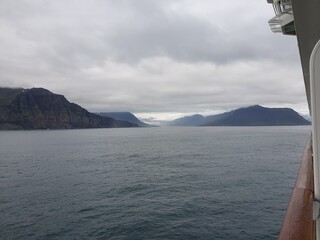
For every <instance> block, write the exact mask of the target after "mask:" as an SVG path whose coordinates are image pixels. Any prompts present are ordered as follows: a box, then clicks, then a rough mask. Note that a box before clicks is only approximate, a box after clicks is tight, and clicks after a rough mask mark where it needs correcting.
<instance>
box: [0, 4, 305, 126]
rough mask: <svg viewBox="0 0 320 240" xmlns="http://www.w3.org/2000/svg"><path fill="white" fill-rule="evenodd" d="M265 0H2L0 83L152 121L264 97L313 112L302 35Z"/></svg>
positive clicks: (269, 104) (213, 110)
mask: <svg viewBox="0 0 320 240" xmlns="http://www.w3.org/2000/svg"><path fill="white" fill-rule="evenodd" d="M273 16H274V12H273V9H272V6H271V5H270V4H268V3H267V1H265V0H249V1H238V0H230V1H225V0H214V1H212V0H201V1H199V0H161V1H160V0H46V1H44V0H0V29H1V30H0V52H1V55H0V86H5V87H24V88H32V87H43V88H46V89H48V90H50V91H52V92H54V93H58V94H63V95H64V96H65V97H66V98H67V99H68V100H69V101H70V102H75V103H77V104H79V105H81V106H82V107H84V108H86V109H87V110H89V111H91V112H103V111H130V112H133V113H135V114H136V115H137V116H138V117H140V118H142V119H143V120H145V121H148V122H152V121H159V120H170V119H174V118H177V117H181V116H185V115H192V114H195V113H200V114H204V115H209V114H214V113H221V112H224V111H228V110H232V109H235V108H238V107H245V106H250V105H254V104H261V105H263V106H267V107H291V108H294V109H295V110H296V111H298V112H300V113H302V114H307V113H308V107H307V103H306V97H305V88H304V83H303V76H302V70H301V66H300V58H299V52H298V47H297V40H296V38H295V37H293V36H284V35H282V34H279V33H278V34H275V33H272V32H271V30H270V28H269V26H268V20H269V19H270V18H272V17H273Z"/></svg>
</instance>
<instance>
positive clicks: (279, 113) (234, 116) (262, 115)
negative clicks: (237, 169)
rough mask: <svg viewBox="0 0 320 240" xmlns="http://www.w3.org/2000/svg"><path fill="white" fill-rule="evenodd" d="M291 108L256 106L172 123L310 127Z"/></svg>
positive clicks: (196, 116) (179, 124)
mask: <svg viewBox="0 0 320 240" xmlns="http://www.w3.org/2000/svg"><path fill="white" fill-rule="evenodd" d="M309 124H310V122H309V121H307V120H306V119H305V118H303V117H302V116H300V115H299V114H298V113H297V112H295V111H294V110H293V109H291V108H266V107H262V106H260V105H254V106H250V107H246V108H239V109H236V110H233V111H230V112H225V113H222V114H217V115H211V116H207V117H204V116H202V115H198V114H197V115H192V116H187V117H183V118H179V119H176V120H174V121H171V122H170V123H169V124H168V125H171V126H284V125H309Z"/></svg>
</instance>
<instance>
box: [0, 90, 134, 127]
mask: <svg viewBox="0 0 320 240" xmlns="http://www.w3.org/2000/svg"><path fill="white" fill-rule="evenodd" d="M112 127H138V125H137V124H134V123H130V122H126V121H119V120H115V119H113V118H111V117H103V116H99V115H97V114H94V113H90V112H88V111H87V110H86V109H84V108H82V107H80V106H79V105H77V104H75V103H70V102H69V101H68V100H67V99H66V98H65V97H64V96H63V95H59V94H54V93H52V92H50V91H49V90H46V89H43V88H32V89H23V88H16V89H13V88H0V130H11V129H73V128H76V129H77V128H112Z"/></svg>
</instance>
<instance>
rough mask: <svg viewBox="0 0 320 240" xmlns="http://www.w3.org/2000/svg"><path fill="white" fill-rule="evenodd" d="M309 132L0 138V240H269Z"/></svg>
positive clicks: (72, 133)
mask: <svg viewBox="0 0 320 240" xmlns="http://www.w3.org/2000/svg"><path fill="white" fill-rule="evenodd" d="M309 132H310V127H249V128H246V127H227V128H223V127H200V128H192V127H189V128H188V127H186V128H184V127H181V128H174V127H172V128H143V129H95V130H66V131H3V132H0V239H111V240H116V239H130V240H134V239H276V238H277V234H278V232H279V228H280V227H281V223H282V219H283V216H284V214H285V209H286V207H287V203H288V200H289V197H290V195H291V191H292V187H293V185H294V183H295V179H296V176H297V172H298V168H299V163H300V160H301V157H302V153H303V150H304V147H305V144H306V142H307V139H308V137H309Z"/></svg>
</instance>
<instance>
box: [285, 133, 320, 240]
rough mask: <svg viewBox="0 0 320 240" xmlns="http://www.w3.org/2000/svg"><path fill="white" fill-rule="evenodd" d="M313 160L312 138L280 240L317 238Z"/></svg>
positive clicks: (305, 152)
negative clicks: (314, 218) (314, 212)
mask: <svg viewBox="0 0 320 240" xmlns="http://www.w3.org/2000/svg"><path fill="white" fill-rule="evenodd" d="M313 194H314V184H313V160H312V147H311V139H310V140H309V141H308V143H307V146H306V148H305V150H304V154H303V158H302V161H301V165H300V170H299V175H298V178H297V181H296V184H295V187H294V189H293V192H292V196H291V199H290V202H289V205H288V208H287V212H286V216H285V219H284V221H283V224H282V228H281V231H280V235H279V239H280V240H289V239H290V240H315V239H316V225H315V221H313Z"/></svg>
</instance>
